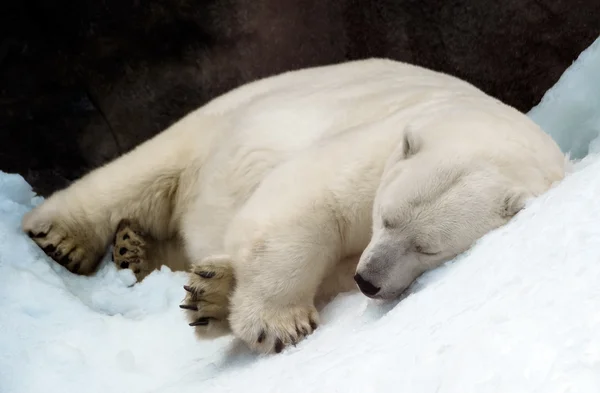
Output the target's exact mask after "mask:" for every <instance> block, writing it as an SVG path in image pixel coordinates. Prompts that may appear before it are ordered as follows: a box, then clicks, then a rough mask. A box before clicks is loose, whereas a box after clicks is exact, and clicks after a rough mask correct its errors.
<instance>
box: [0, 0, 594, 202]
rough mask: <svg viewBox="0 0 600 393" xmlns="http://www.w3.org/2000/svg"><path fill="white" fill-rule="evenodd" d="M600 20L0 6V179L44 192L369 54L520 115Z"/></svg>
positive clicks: (455, 3)
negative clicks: (230, 108)
mask: <svg viewBox="0 0 600 393" xmlns="http://www.w3.org/2000/svg"><path fill="white" fill-rule="evenodd" d="M599 16H600V1H597V0H580V1H564V0H536V1H533V0H506V1H503V2H495V1H491V0H448V1H445V0H254V1H243V0H221V1H218V0H198V1H192V0H149V1H145V2H144V1H140V0H105V1H98V0H96V1H91V0H80V1H73V0H53V1H41V0H36V1H28V2H20V3H18V2H14V1H13V2H3V4H2V5H0V170H3V171H7V172H18V173H21V174H22V175H23V176H24V177H25V178H26V179H27V181H29V182H30V183H31V184H32V185H33V186H34V187H35V189H36V190H37V191H38V192H41V193H42V194H48V193H50V192H51V191H53V190H55V189H57V188H60V187H64V186H66V185H67V184H68V183H69V182H70V181H71V180H73V179H75V178H77V177H79V176H81V175H82V174H84V173H85V172H87V171H89V170H90V169H92V168H94V167H96V166H98V165H101V164H102V163H104V162H106V161H107V160H109V159H112V158H114V157H116V156H117V155H119V154H121V153H123V152H126V151H128V150H129V149H131V148H132V147H134V146H135V145H137V144H139V143H141V142H142V141H144V140H146V139H148V138H150V137H151V136H153V135H154V134H156V133H157V132H159V131H161V130H162V129H164V128H165V127H167V126H168V125H169V124H171V123H172V122H174V121H175V120H177V119H178V118H180V117H181V116H183V115H185V114H186V113H188V112H189V111H191V110H193V109H194V108H196V107H198V106H200V105H202V104H204V103H206V102H207V101H208V100H210V99H211V98H214V97H215V96H217V95H219V94H222V93H224V92H226V91H228V90H230V89H232V88H234V87H236V86H239V85H241V84H243V83H246V82H249V81H252V80H255V79H257V78H261V77H265V76H269V75H272V74H275V73H279V72H283V71H287V70H292V69H298V68H303V67H309V66H316V65H324V64H332V63H337V62H341V61H344V60H352V59H360V58H367V57H373V56H378V57H389V58H393V59H397V60H402V61H407V62H411V63H415V64H419V65H423V66H427V67H430V68H433V69H435V70H439V71H443V72H447V73H450V74H453V75H456V76H459V77H462V78H464V79H466V80H468V81H470V82H471V83H473V84H475V85H476V86H478V87H480V88H482V89H483V90H484V91H486V92H488V93H489V94H492V95H494V96H496V97H498V98H500V99H502V100H503V101H505V102H507V103H509V104H511V105H513V106H515V107H517V108H518V109H520V110H522V111H527V110H529V109H530V108H531V107H532V106H533V105H535V104H536V103H537V102H538V101H539V99H540V98H541V97H542V95H543V93H544V92H545V91H546V90H547V89H548V88H550V87H551V86H552V85H553V84H554V83H555V82H556V80H558V78H559V77H560V75H561V74H562V72H563V71H564V70H565V69H566V68H567V67H568V66H569V65H570V64H571V62H572V61H573V60H575V58H576V57H577V55H578V54H579V53H580V52H581V51H582V50H584V49H585V48H586V47H587V46H589V45H590V44H591V43H592V42H593V41H594V39H596V38H597V37H598V35H599V34H600V17H599Z"/></svg>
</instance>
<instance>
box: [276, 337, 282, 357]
mask: <svg viewBox="0 0 600 393" xmlns="http://www.w3.org/2000/svg"><path fill="white" fill-rule="evenodd" d="M282 350H283V342H281V339H280V338H278V339H277V340H275V353H280V352H281V351H282Z"/></svg>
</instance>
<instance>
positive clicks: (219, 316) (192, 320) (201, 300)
mask: <svg viewBox="0 0 600 393" xmlns="http://www.w3.org/2000/svg"><path fill="white" fill-rule="evenodd" d="M234 284H235V277H234V274H233V269H232V267H231V260H230V258H229V257H227V256H214V257H208V258H206V259H204V260H202V262H200V263H197V264H194V265H193V266H192V268H191V272H190V273H189V281H188V284H187V285H185V286H184V287H183V288H184V289H185V290H186V292H187V294H186V296H185V299H184V302H183V304H182V305H180V306H179V307H181V308H182V309H184V310H186V313H187V318H188V321H189V325H190V326H193V327H194V329H195V332H196V335H197V336H198V338H201V339H204V338H216V337H219V336H223V335H225V334H229V333H230V332H231V329H230V328H229V322H228V320H227V318H228V317H229V295H230V293H231V291H232V290H233V286H234Z"/></svg>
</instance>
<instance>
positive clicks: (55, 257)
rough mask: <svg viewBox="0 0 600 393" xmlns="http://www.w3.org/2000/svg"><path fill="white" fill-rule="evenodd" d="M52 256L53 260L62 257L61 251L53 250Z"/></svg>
mask: <svg viewBox="0 0 600 393" xmlns="http://www.w3.org/2000/svg"><path fill="white" fill-rule="evenodd" d="M52 257H53V258H54V259H55V260H57V259H61V258H62V251H60V250H56V251H55V252H54V254H52Z"/></svg>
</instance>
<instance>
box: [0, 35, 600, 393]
mask: <svg viewBox="0 0 600 393" xmlns="http://www.w3.org/2000/svg"><path fill="white" fill-rule="evenodd" d="M530 115H531V116H532V118H534V119H535V120H536V121H538V122H539V123H540V124H542V125H543V126H544V127H545V129H546V130H547V132H549V133H550V134H551V135H553V137H555V138H556V140H557V141H559V143H560V144H561V147H562V148H563V149H564V151H565V152H567V151H570V152H573V153H574V155H577V154H579V155H585V153H587V150H588V145H590V142H592V140H593V139H594V138H595V137H596V136H597V135H598V132H599V130H600V39H599V40H597V41H596V43H595V44H594V45H592V46H591V47H590V48H589V49H588V50H587V51H586V52H584V53H583V54H582V55H581V56H580V57H579V59H578V60H577V61H576V62H575V63H574V64H573V65H572V66H571V68H570V69H569V70H568V71H567V72H565V74H564V76H563V77H562V78H561V80H560V81H559V82H558V83H557V85H556V86H555V87H554V88H552V89H551V90H550V91H549V92H548V93H547V95H546V96H545V98H544V100H542V102H541V103H540V105H539V106H537V107H536V108H534V109H533V110H532V112H531V113H530ZM577 149H579V150H577ZM575 150H577V151H575ZM596 153H600V140H597V141H596V142H592V143H591V153H590V154H589V155H588V156H587V157H586V158H585V159H584V160H583V161H581V162H578V163H576V165H575V166H574V170H573V172H572V173H571V174H569V176H568V177H567V178H566V179H565V180H564V181H563V182H561V183H560V184H559V185H557V186H556V187H555V188H553V189H552V190H550V191H549V192H548V193H546V194H545V195H543V196H541V197H539V198H537V199H536V200H534V201H533V202H532V203H531V204H530V205H529V206H528V208H527V209H525V210H524V211H523V212H521V213H520V214H519V215H518V216H517V217H516V218H515V219H514V220H513V221H512V222H511V223H509V224H508V225H506V226H504V227H503V228H500V229H498V230H496V231H494V232H492V233H490V234H489V235H487V236H485V237H484V238H482V239H481V240H480V241H479V242H478V243H477V244H476V245H475V246H474V247H473V248H472V249H471V250H470V251H469V252H467V253H465V254H464V255H461V256H459V257H458V258H456V259H455V260H454V261H451V262H449V263H448V264H446V265H445V266H443V267H441V268H439V269H437V270H435V271H432V272H430V273H428V274H426V275H424V276H422V278H421V279H420V280H418V282H417V284H416V285H415V288H414V290H413V291H412V292H411V294H410V295H409V296H408V297H406V298H405V299H403V300H401V301H395V302H392V303H381V302H377V301H372V300H369V299H367V298H365V297H363V296H361V295H360V294H358V293H352V294H344V295H340V296H339V297H338V298H337V299H336V300H335V301H334V302H333V303H331V304H330V305H329V306H327V308H326V309H325V310H324V311H323V312H322V320H323V323H322V325H321V326H320V327H319V329H317V331H316V332H315V333H314V334H313V335H311V336H310V337H309V338H307V339H306V340H305V341H303V342H301V343H300V344H299V345H298V346H297V347H295V348H291V349H289V350H285V351H284V352H283V353H281V354H279V355H271V356H258V355H254V354H252V353H250V352H249V351H248V350H247V349H246V348H245V347H244V346H243V345H242V344H240V343H238V342H237V341H235V340H233V339H232V338H230V337H227V338H222V339H219V340H215V341H204V342H200V341H197V340H196V339H195V338H194V336H193V332H192V328H190V327H188V326H187V323H186V321H185V320H184V317H183V313H182V312H181V310H180V309H179V308H178V305H179V304H180V301H181V300H182V298H183V296H184V292H183V290H182V285H183V284H184V283H185V275H184V274H183V273H173V272H171V271H169V269H167V268H163V269H162V270H161V271H156V272H154V273H153V274H152V275H150V276H149V277H147V278H146V279H145V280H144V281H143V282H142V283H139V284H136V285H133V286H132V284H133V282H134V278H133V275H132V274H131V273H130V272H128V271H123V272H117V270H116V269H115V268H114V266H113V265H112V264H111V263H110V262H109V260H108V258H107V259H106V260H105V261H104V264H103V265H102V267H101V269H100V271H99V272H98V273H97V274H96V275H95V276H93V277H81V276H76V275H73V274H71V273H69V272H68V271H66V270H65V269H64V268H63V267H61V266H59V265H58V264H56V263H53V262H52V261H51V260H50V259H49V258H48V257H46V256H45V254H44V253H43V252H42V251H41V250H40V249H38V248H37V246H36V245H35V244H34V243H33V242H32V241H30V240H29V239H28V238H27V236H25V235H24V234H23V233H21V231H20V220H21V217H22V215H23V214H24V213H25V212H26V211H27V210H29V209H30V208H31V207H32V206H33V205H35V204H37V203H39V202H40V198H37V197H34V194H33V193H32V191H31V187H30V186H29V185H28V184H27V183H26V182H25V181H24V180H23V179H22V178H21V177H20V176H18V175H14V174H6V173H4V172H0V393H42V392H43V393H53V392H57V393H71V392H72V393H95V392H102V393H109V392H110V393H120V392H123V393H138V392H160V393H167V392H169V393H170V392H173V393H175V392H177V393H187V392H190V393H191V392H195V393H196V392H202V393H206V392H260V393H267V392H281V393H293V392H302V393H308V392H323V393H333V392H344V393H347V392H348V393H350V392H411V393H421V392H427V393H429V392H431V393H434V392H437V393H446V392H457V393H470V392H472V393H487V392H508V393H521V392H527V393H533V392H540V393H554V392H578V393H587V392H590V393H591V392H594V393H597V392H599V391H600V203H598V197H599V196H600V154H596Z"/></svg>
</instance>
